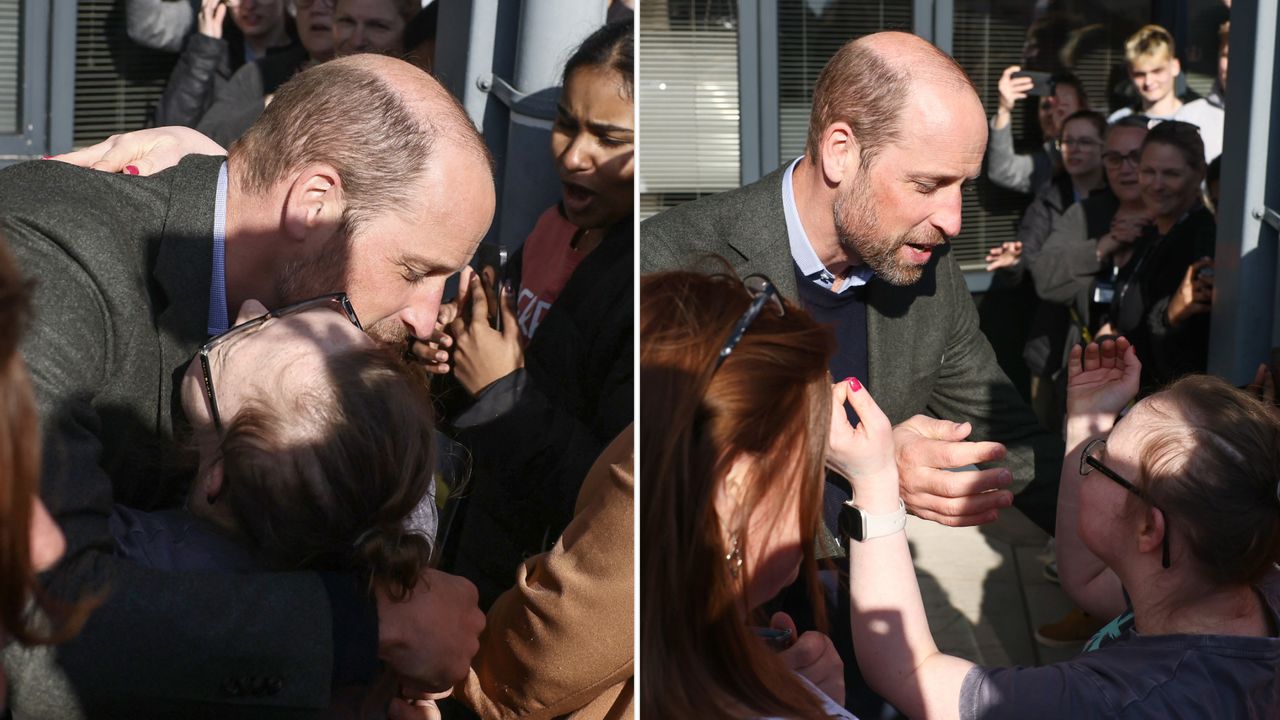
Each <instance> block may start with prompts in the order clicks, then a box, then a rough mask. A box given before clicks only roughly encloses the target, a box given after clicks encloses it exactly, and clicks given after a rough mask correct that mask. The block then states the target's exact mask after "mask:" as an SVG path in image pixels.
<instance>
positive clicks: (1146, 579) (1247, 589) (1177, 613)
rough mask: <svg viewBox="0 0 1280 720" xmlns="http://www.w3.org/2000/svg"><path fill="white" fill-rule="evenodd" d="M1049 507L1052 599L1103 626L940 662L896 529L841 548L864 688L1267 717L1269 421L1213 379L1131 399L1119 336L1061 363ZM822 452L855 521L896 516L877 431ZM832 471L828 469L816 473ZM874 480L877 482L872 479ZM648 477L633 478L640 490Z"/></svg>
mask: <svg viewBox="0 0 1280 720" xmlns="http://www.w3.org/2000/svg"><path fill="white" fill-rule="evenodd" d="M1069 372H1070V380H1069V385H1068V402H1069V415H1068V418H1067V447H1068V451H1067V456H1066V460H1065V462H1064V463H1063V468H1062V483H1061V488H1060V491H1059V499H1058V520H1057V527H1058V535H1057V543H1058V557H1059V565H1060V570H1059V571H1060V574H1061V577H1062V586H1063V588H1064V589H1066V590H1067V592H1068V593H1069V594H1070V595H1071V597H1072V599H1073V600H1074V601H1075V602H1077V603H1078V604H1080V606H1081V607H1083V608H1085V609H1086V610H1088V611H1090V612H1092V613H1095V614H1098V615H1100V616H1104V617H1115V618H1116V619H1115V620H1114V621H1113V622H1112V623H1111V624H1110V625H1108V626H1107V627H1106V628H1104V629H1103V630H1102V631H1101V632H1100V633H1098V635H1097V636H1095V638H1094V639H1093V640H1092V641H1091V642H1090V643H1089V644H1088V646H1086V648H1085V651H1084V652H1083V653H1082V654H1081V655H1080V656H1079V657H1077V658H1075V659H1073V660H1068V661H1065V662H1059V663H1055V664H1053V665H1048V666H1045V667H1017V668H994V667H983V666H975V665H974V664H973V663H970V662H968V661H966V660H962V659H960V658H955V657H949V656H946V655H943V654H941V653H939V652H938V649H937V646H936V645H935V644H934V642H933V639H932V637H931V636H930V633H929V628H928V625H927V623H926V621H925V613H924V607H923V605H922V603H921V600H920V591H919V587H918V585H917V582H916V575H915V571H914V569H913V567H912V563H911V554H910V549H909V548H908V545H907V538H906V537H905V535H904V533H902V532H899V531H896V530H890V531H888V532H885V533H884V534H882V535H880V536H878V537H874V538H871V539H867V540H864V541H861V542H859V541H857V540H854V541H852V542H850V544H849V553H850V556H851V562H852V572H851V575H852V577H853V578H854V580H853V583H852V587H851V598H852V604H853V628H854V647H855V648H856V651H857V655H858V660H859V665H860V666H862V667H863V669H864V672H865V673H866V674H867V679H868V681H869V682H870V683H871V685H872V687H873V688H875V689H876V690H877V691H878V692H880V693H882V694H883V695H884V696H885V697H886V698H887V699H888V700H889V701H890V702H891V703H892V704H893V705H894V706H895V707H897V708H898V709H899V710H900V711H902V712H903V713H904V714H906V715H907V716H908V717H929V718H1026V717H1036V718H1043V719H1045V720H1048V719H1050V718H1083V717H1098V718H1102V717H1125V718H1162V719H1163V718H1205V717H1231V718H1245V717H1249V718H1262V717H1275V716H1276V713H1277V711H1280V681H1278V680H1277V677H1278V676H1277V674H1276V668H1277V666H1280V638H1278V637H1277V625H1278V624H1280V578H1278V577H1277V572H1276V568H1275V562H1276V561H1277V559H1280V496H1278V495H1277V478H1280V417H1278V416H1277V414H1276V411H1275V409H1274V408H1273V407H1269V406H1268V405H1267V404H1265V403H1263V402H1262V401H1260V400H1258V399H1257V398H1255V397H1253V396H1251V395H1250V394H1248V393H1246V392H1244V391H1241V390H1237V389H1235V388H1232V387H1231V386H1229V385H1228V384H1227V383H1226V382H1224V381H1222V380H1219V379H1217V378H1212V377H1206V376H1190V377H1187V378H1184V379H1182V380H1180V381H1178V382H1177V383H1175V384H1174V385H1172V386H1171V387H1170V388H1168V389H1167V390H1164V391H1162V392H1160V393H1157V394H1155V395H1152V396H1151V397H1149V398H1147V399H1145V400H1142V401H1141V402H1139V403H1138V404H1137V405H1136V406H1134V407H1133V409H1132V410H1131V411H1130V412H1129V413H1128V414H1127V415H1125V416H1124V417H1123V418H1121V419H1119V420H1117V416H1118V415H1119V414H1120V412H1121V410H1122V409H1123V408H1124V407H1125V406H1126V405H1128V404H1129V403H1130V401H1131V400H1133V398H1134V397H1135V396H1136V394H1137V392H1138V385H1139V376H1140V372H1141V370H1140V364H1139V361H1138V358H1137V355H1136V354H1135V353H1134V350H1133V348H1132V346H1130V345H1129V343H1128V342H1127V341H1126V340H1124V339H1123V338H1121V339H1119V340H1117V341H1106V342H1103V343H1102V344H1101V346H1099V345H1098V344H1090V345H1089V346H1088V347H1087V348H1085V349H1083V350H1082V349H1081V348H1079V347H1077V348H1075V349H1073V351H1072V353H1071V364H1070V368H1069ZM865 395H866V394H865V393H861V392H852V393H850V399H851V401H852V405H853V408H854V409H855V410H856V411H857V412H858V414H859V416H860V417H861V418H863V421H864V422H863V424H862V425H860V426H859V427H858V428H857V429H856V430H855V431H853V432H852V433H851V434H849V435H848V437H849V438H850V439H849V440H848V441H847V442H841V441H839V440H833V441H832V447H833V458H834V459H835V462H836V464H839V463H841V462H843V463H845V464H847V465H848V466H850V467H852V468H853V469H852V470H851V471H850V472H849V473H848V474H849V477H850V479H851V482H852V485H853V488H854V497H855V498H856V502H857V504H858V507H859V509H860V511H861V512H862V513H864V514H866V515H867V516H870V517H880V516H885V515H889V514H892V513H893V511H894V510H895V509H896V508H897V507H898V503H899V502H900V500H899V498H898V492H899V490H898V481H897V475H896V467H895V465H894V463H893V460H892V445H891V444H890V443H889V440H890V430H889V427H888V425H887V423H883V424H882V423H880V422H878V421H879V420H881V419H882V416H880V415H878V413H876V411H875V405H874V403H873V402H872V401H871V400H870V399H869V398H868V397H866V396H865ZM829 462H831V461H829ZM881 468H882V469H881ZM647 479H648V478H647V476H646V481H647Z"/></svg>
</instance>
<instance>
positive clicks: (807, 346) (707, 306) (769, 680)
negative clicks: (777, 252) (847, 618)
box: [640, 272, 834, 718]
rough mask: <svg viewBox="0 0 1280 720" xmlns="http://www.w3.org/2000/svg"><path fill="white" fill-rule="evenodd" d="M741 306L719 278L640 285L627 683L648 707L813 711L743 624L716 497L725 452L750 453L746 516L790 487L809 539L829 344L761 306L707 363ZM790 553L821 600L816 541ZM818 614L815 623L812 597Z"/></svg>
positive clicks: (702, 712) (731, 283)
mask: <svg viewBox="0 0 1280 720" xmlns="http://www.w3.org/2000/svg"><path fill="white" fill-rule="evenodd" d="M750 302H751V298H750V296H749V295H748V294H747V292H746V291H745V290H744V289H743V287H742V283H741V282H740V281H738V280H737V279H736V278H734V277H731V276H727V275H716V276H707V275H701V274H696V273H690V272H669V273H658V274H654V275H646V276H644V277H643V278H642V279H641V281H640V337H641V338H643V340H642V342H641V343H640V383H641V386H642V387H644V393H642V394H641V397H640V422H641V426H642V427H643V428H645V430H644V432H642V433H641V438H640V443H641V463H642V467H644V468H645V470H644V490H643V491H642V492H641V493H640V522H641V527H643V528H645V531H644V532H643V533H641V535H640V549H641V551H640V598H641V626H642V627H644V628H645V631H644V632H643V633H641V636H640V648H641V652H640V662H641V665H642V666H643V674H644V677H645V682H644V683H643V684H642V685H641V691H640V692H641V695H642V698H643V700H642V703H643V705H644V707H645V708H646V712H652V713H653V714H654V716H655V717H657V716H661V717H699V718H726V717H734V718H737V717H742V716H743V713H744V712H745V713H749V714H753V715H763V716H772V715H780V716H786V717H817V716H819V715H820V707H821V706H820V705H819V703H818V701H817V698H816V697H815V696H814V695H813V693H812V692H811V691H810V690H809V689H808V688H806V687H805V686H804V685H803V684H802V683H800V682H799V681H798V680H797V679H796V678H795V676H794V675H793V674H792V673H790V672H788V671H787V670H786V669H785V668H784V667H783V665H782V663H781V662H780V661H779V660H778V659H777V656H776V654H775V653H773V652H772V651H771V650H769V649H768V648H767V647H766V646H765V645H764V644H763V643H761V642H760V641H759V640H758V639H757V638H755V637H754V636H753V635H752V633H751V631H750V629H749V628H748V627H747V625H746V623H744V622H743V619H742V617H741V615H740V607H741V604H742V603H743V602H744V597H743V592H744V590H743V589H742V588H746V587H749V582H748V580H749V578H748V577H746V573H747V572H748V568H747V567H746V566H745V565H744V566H743V568H742V571H743V572H742V577H739V578H735V577H734V575H733V573H732V572H731V570H730V568H729V563H728V562H727V561H726V556H727V555H728V554H730V552H731V550H730V549H729V548H726V547H725V545H726V543H725V540H724V531H723V530H722V527H723V526H722V524H721V518H720V517H719V514H718V512H717V511H716V507H715V497H716V494H717V492H718V491H719V488H720V486H721V485H722V484H723V483H724V481H725V478H726V476H727V475H728V473H729V470H730V468H731V467H732V465H733V462H734V461H735V460H736V459H737V458H738V457H739V456H741V455H744V454H746V455H749V456H750V457H752V458H754V459H755V461H756V464H755V470H754V473H753V475H752V477H750V478H748V479H747V481H746V482H745V483H744V491H743V500H742V509H743V512H742V515H743V517H744V518H749V517H750V516H751V514H752V513H753V511H754V510H755V508H757V507H758V506H759V505H760V503H761V502H762V501H763V500H764V499H765V498H770V497H776V495H775V493H787V494H788V495H789V496H791V497H797V498H798V499H799V506H800V510H799V512H800V522H801V532H802V537H807V538H816V537H817V532H818V529H819V527H820V525H821V515H820V513H821V506H822V474H823V460H824V457H825V454H826V443H827V432H828V429H829V427H830V423H831V409H830V408H831V388H830V385H829V384H828V382H829V380H828V375H827V360H828V358H829V357H830V355H831V354H832V352H833V351H834V341H833V339H832V336H831V333H830V331H829V330H828V329H827V328H826V327H825V326H823V325H820V324H819V323H817V322H815V321H814V320H813V319H811V318H810V317H809V316H808V315H807V314H805V313H804V311H802V310H800V309H799V308H798V307H796V306H794V305H791V304H790V303H787V304H786V314H785V316H783V317H778V316H777V315H776V314H775V313H772V312H770V311H769V310H767V309H766V310H765V311H763V312H761V313H760V315H759V316H758V317H757V318H756V319H755V321H754V322H753V323H752V324H751V326H750V327H749V328H748V329H747V332H746V334H745V335H743V337H742V340H741V342H739V343H738V345H737V346H736V347H735V348H734V350H733V354H732V355H731V356H729V358H728V359H727V360H725V362H724V364H723V365H722V366H720V368H719V369H718V370H716V369H715V360H716V357H717V356H718V354H719V351H720V348H721V347H722V346H723V344H724V342H725V340H726V338H727V337H728V335H729V334H730V332H731V331H732V330H733V328H734V326H735V325H736V323H737V321H738V319H739V318H740V317H741V315H742V313H743V312H744V311H745V310H746V309H747V306H748V305H749V304H750ZM725 522H738V521H731V520H728V519H726V520H725ZM740 522H741V525H740V526H738V527H733V528H732V532H734V533H736V534H737V537H738V538H739V539H740V541H741V545H739V547H751V543H750V542H749V540H748V528H747V527H746V525H747V522H746V521H745V520H742V521H740ZM806 533H807V534H806ZM802 548H803V553H804V557H803V561H802V564H801V568H802V577H805V578H806V579H807V580H808V581H809V587H810V594H811V597H814V598H821V597H822V593H821V592H820V591H818V589H817V588H818V585H817V573H816V561H815V558H814V543H813V542H803V543H802ZM739 583H741V585H739ZM816 613H817V617H818V619H819V620H818V621H819V624H820V625H822V624H825V614H824V610H823V608H822V605H821V601H820V600H818V607H817V608H816ZM756 622H758V623H767V622H768V620H767V618H763V617H759V618H756Z"/></svg>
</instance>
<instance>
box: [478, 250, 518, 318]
mask: <svg viewBox="0 0 1280 720" xmlns="http://www.w3.org/2000/svg"><path fill="white" fill-rule="evenodd" d="M509 257H510V253H509V252H508V251H507V246H506V245H501V244H496V243H480V249H479V250H478V251H477V252H476V260H477V261H478V262H477V263H476V269H477V271H479V270H483V269H485V268H487V267H488V268H493V287H492V290H493V294H492V295H490V294H489V290H490V288H489V287H488V286H487V285H485V283H484V282H483V280H484V278H483V276H482V277H481V278H480V279H481V281H482V282H481V285H484V286H485V300H487V301H488V303H489V325H490V327H492V328H493V329H494V330H497V331H498V332H502V308H501V306H500V305H499V303H501V302H502V285H503V283H505V282H506V281H507V259H508V258H509Z"/></svg>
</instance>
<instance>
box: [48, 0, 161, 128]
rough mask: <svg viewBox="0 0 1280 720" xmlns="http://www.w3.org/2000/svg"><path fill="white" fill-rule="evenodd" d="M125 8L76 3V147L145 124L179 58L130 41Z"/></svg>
mask: <svg viewBox="0 0 1280 720" xmlns="http://www.w3.org/2000/svg"><path fill="white" fill-rule="evenodd" d="M124 6H125V2H124V0H79V3H78V4H77V9H76V84H75V119H74V130H73V141H74V143H75V145H76V147H82V146H84V145H90V144H92V143H95V142H98V141H100V140H103V139H105V138H106V137H107V136H109V135H112V134H115V133H120V132H128V131H130V130H137V129H139V128H141V127H143V126H144V125H145V123H146V121H147V117H148V113H149V112H150V111H151V108H152V107H153V106H154V105H155V103H156V100H158V99H159V98H160V93H162V92H164V86H165V83H167V82H168V80H169V73H170V72H171V71H172V70H173V65H174V63H175V62H176V61H177V59H178V56H177V55H174V54H172V53H166V52H160V51H158V50H151V49H148V48H144V47H142V46H141V45H138V44H137V43H135V42H133V41H132V40H130V39H129V36H128V35H127V34H126V32H125V16H124V12H125V10H124Z"/></svg>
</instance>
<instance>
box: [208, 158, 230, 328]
mask: <svg viewBox="0 0 1280 720" xmlns="http://www.w3.org/2000/svg"><path fill="white" fill-rule="evenodd" d="M226 257H227V164H226V163H225V162H224V163H222V168H221V169H219V170H218V194H217V195H216V197H215V199H214V201H213V277H212V279H211V281H210V283H209V328H208V329H209V334H210V335H217V334H218V333H222V332H226V330H227V328H228V327H229V326H230V325H231V321H230V320H229V319H228V318H227V266H226Z"/></svg>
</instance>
